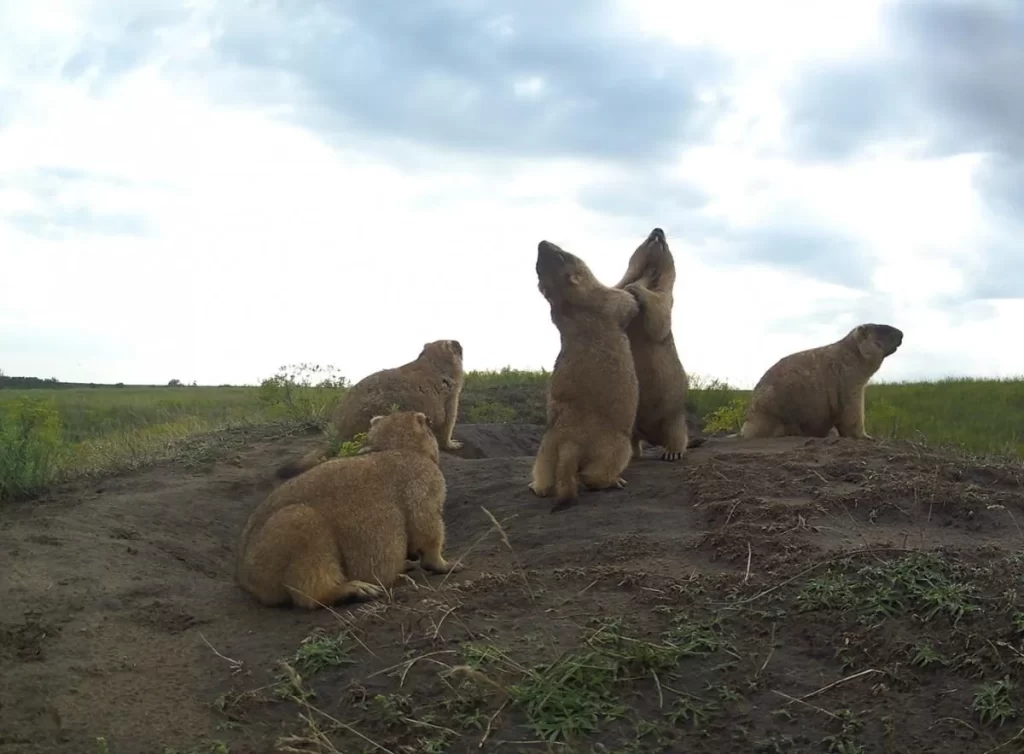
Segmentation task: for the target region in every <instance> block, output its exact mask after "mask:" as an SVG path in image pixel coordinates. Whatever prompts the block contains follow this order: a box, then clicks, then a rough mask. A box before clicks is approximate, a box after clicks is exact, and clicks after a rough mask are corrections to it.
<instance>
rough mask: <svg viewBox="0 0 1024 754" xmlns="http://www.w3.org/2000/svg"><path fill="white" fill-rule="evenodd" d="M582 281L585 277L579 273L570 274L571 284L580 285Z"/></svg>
mask: <svg viewBox="0 0 1024 754" xmlns="http://www.w3.org/2000/svg"><path fill="white" fill-rule="evenodd" d="M582 282H583V278H582V277H581V276H580V275H577V274H575V273H574V274H572V275H570V276H569V284H570V285H579V284H580V283H582Z"/></svg>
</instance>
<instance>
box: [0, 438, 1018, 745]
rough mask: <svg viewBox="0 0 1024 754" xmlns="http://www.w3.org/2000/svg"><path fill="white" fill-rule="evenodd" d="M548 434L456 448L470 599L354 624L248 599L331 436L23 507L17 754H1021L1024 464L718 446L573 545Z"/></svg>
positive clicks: (6, 638)
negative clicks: (272, 518) (559, 506)
mask: <svg viewBox="0 0 1024 754" xmlns="http://www.w3.org/2000/svg"><path fill="white" fill-rule="evenodd" d="M541 432H542V428H541V427H539V426H535V425H461V426H459V427H458V428H457V430H456V437H457V438H459V439H461V440H463V442H464V443H465V447H464V448H463V450H462V451H461V452H460V453H459V455H458V456H455V455H445V456H444V459H443V468H444V472H445V475H446V478H447V480H448V485H449V497H448V503H447V509H446V521H447V526H448V537H449V545H448V553H449V557H455V558H459V557H461V558H463V559H464V563H465V565H466V568H465V570H464V571H462V572H460V573H457V574H453V575H451V576H449V577H447V578H443V577H439V576H425V575H424V574H422V573H421V572H419V571H418V570H416V571H413V572H411V573H410V574H409V576H410V578H409V579H408V580H407V581H403V582H401V583H399V584H398V585H397V586H396V587H395V589H394V590H393V594H392V595H391V597H390V599H385V600H381V601H378V602H370V603H364V604H356V605H345V606H339V607H337V608H336V609H335V610H334V611H333V612H332V611H326V610H323V611H317V612H306V611H301V610H297V609H268V608H263V607H261V606H259V605H258V604H256V603H255V602H254V601H253V600H252V599H251V598H250V597H249V596H248V595H246V594H245V593H243V592H242V591H241V590H239V589H238V588H237V587H236V586H235V584H234V583H233V581H232V568H233V564H234V550H235V545H236V539H237V536H238V533H239V531H240V529H241V526H242V524H243V522H244V520H245V518H246V516H247V514H248V512H249V511H250V510H251V509H252V508H253V506H255V505H256V504H257V503H258V502H259V501H260V500H261V499H262V498H263V497H264V496H265V495H266V494H267V493H268V492H269V491H270V490H271V489H272V488H273V487H274V486H275V484H276V480H275V479H274V469H275V468H276V467H277V466H278V465H279V464H280V463H281V462H282V461H283V460H284V459H286V458H289V457H291V456H292V455H295V454H299V453H302V452H304V451H305V450H307V449H308V448H311V447H312V446H313V444H315V443H316V442H317V440H318V438H317V436H316V435H313V434H297V435H281V434H280V433H278V434H277V435H275V434H273V433H272V432H270V431H267V432H263V433H255V434H254V433H252V432H251V431H250V432H249V433H247V434H245V435H244V436H242V435H238V434H235V435H231V436H224V437H222V438H221V439H220V440H218V441H217V442H211V441H207V442H206V444H205V445H204V446H203V451H202V453H200V454H198V455H194V456H184V457H183V458H182V459H181V460H179V461H175V462H172V463H167V464H164V465H160V466H156V467H152V468H149V469H145V470H142V471H139V472H136V473H132V474H130V475H125V476H120V477H115V478H108V479H104V480H101V481H92V482H82V483H76V484H72V485H68V486H65V487H63V488H60V489H55V490H53V491H52V492H51V493H50V494H48V495H47V496H45V497H44V498H43V499H40V500H35V501H31V502H27V503H22V504H17V505H6V506H4V507H3V508H2V509H0V587H2V592H0V594H2V597H3V599H2V601H0V752H2V753H3V754H14V753H15V752H17V753H18V754H33V753H36V752H38V753H42V752H46V753H47V754H62V753H64V752H75V754H80V753H83V752H85V753H86V754H91V753H92V752H111V753H112V754H126V753H132V754H134V753H136V752H155V753H158V754H159V753H163V752H181V753H185V752H188V753H190V754H192V753H195V754H198V753H199V752H221V754H223V752H232V754H244V753H252V754H255V753H256V752H260V753H262V752H276V751H308V752H333V751H339V752H362V751H366V752H370V751H376V752H395V753H397V752H442V751H451V752H463V751H466V752H468V751H477V752H479V751H501V752H517V751H565V752H569V751H587V752H590V751H604V752H613V751H614V752H641V751H652V752H654V751H657V752H670V751H681V752H682V751H686V752H726V751H729V752H732V751H736V752H741V751H742V752H747V751H751V752H840V753H841V754H853V753H854V752H901V753H902V754H907V753H912V752H929V753H930V754H941V753H943V752H949V753H950V754H952V753H954V752H955V753H956V754H968V753H971V752H977V753H978V754H981V753H982V752H985V753H993V752H1016V751H1022V750H1024V717H1022V716H1021V715H1020V712H1021V710H1022V708H1024V690H1022V689H1021V686H1020V684H1021V682H1022V680H1024V678H1022V675H1024V644H1022V637H1024V600H1022V596H1021V589H1020V587H1021V584H1022V577H1024V557H1022V556H1021V554H1020V551H1021V546H1022V542H1024V534H1022V530H1021V522H1022V521H1024V510H1022V508H1024V488H1022V479H1024V468H1022V465H1021V464H1020V463H1019V462H1018V463H1009V462H998V461H983V460H979V459H971V458H966V457H962V456H959V455H956V454H951V453H945V452H939V451H936V450H930V449H926V448H922V447H920V446H916V445H911V444H907V443H887V442H856V441H847V440H839V439H832V438H829V439H825V440H805V439H783V440H774V441H742V440H737V439H721V438H711V439H708V440H707V442H706V443H705V444H704V445H703V446H702V447H699V448H696V449H694V450H691V451H690V452H689V453H688V454H687V455H686V456H685V457H684V460H683V461H681V462H679V463H676V464H673V463H666V462H662V461H660V460H656V459H655V458H653V457H652V458H649V459H644V460H642V461H638V462H635V463H633V464H632V465H631V466H630V468H629V469H628V470H627V473H626V475H625V476H626V478H627V480H628V482H629V484H628V487H627V488H626V489H624V490H621V491H605V492H589V493H584V495H583V497H582V498H581V502H580V503H579V504H578V505H577V506H575V507H572V508H569V509H568V510H565V511H563V512H559V513H555V514H552V513H551V512H549V511H550V503H549V502H548V501H543V500H539V499H537V498H535V497H533V496H532V495H531V494H530V493H529V491H528V490H527V488H526V485H527V483H528V481H529V475H530V466H531V463H532V454H533V452H534V451H535V449H536V446H537V443H538V442H539V440H540V434H541ZM211 448H220V450H219V451H211ZM650 452H651V455H652V456H654V455H655V452H654V451H650ZM282 661H285V662H287V664H286V665H282V664H281V663H282Z"/></svg>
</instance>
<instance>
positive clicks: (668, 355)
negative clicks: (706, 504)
mask: <svg viewBox="0 0 1024 754" xmlns="http://www.w3.org/2000/svg"><path fill="white" fill-rule="evenodd" d="M675 282H676V265H675V260H674V259H673V258H672V252H671V251H670V250H669V248H668V241H667V240H666V239H665V231H663V230H662V229H661V228H655V229H654V230H652V231H651V232H650V234H649V235H648V236H647V239H646V240H645V241H644V242H643V243H642V244H640V245H639V246H638V247H637V249H636V251H634V252H633V256H632V257H630V259H629V266H628V267H627V268H626V274H625V275H623V276H622V280H620V281H619V282H618V283H616V284H615V287H616V288H623V289H625V290H627V291H629V292H630V293H632V294H633V295H634V296H635V297H636V300H637V301H638V302H639V303H640V315H639V316H638V317H637V318H636V319H634V320H633V321H632V322H630V323H629V326H628V327H627V328H626V335H627V336H628V337H629V345H630V348H631V349H632V352H633V364H634V366H635V367H636V376H637V380H638V381H639V384H640V403H639V407H638V408H637V415H636V426H635V428H634V430H633V457H634V458H641V457H642V456H643V447H642V445H641V440H643V441H645V442H647V443H650V444H651V445H660V446H661V447H662V454H661V458H662V460H665V461H676V460H678V459H680V458H681V457H682V455H683V453H685V452H686V448H687V443H688V441H689V433H688V431H687V427H686V393H687V389H688V387H689V380H688V378H687V376H686V371H685V370H684V369H683V364H682V362H681V361H680V360H679V353H678V352H677V351H676V343H675V339H674V338H673V336H672V304H673V297H672V289H673V287H674V286H675ZM695 444H697V445H699V444H700V443H699V442H698V443H695Z"/></svg>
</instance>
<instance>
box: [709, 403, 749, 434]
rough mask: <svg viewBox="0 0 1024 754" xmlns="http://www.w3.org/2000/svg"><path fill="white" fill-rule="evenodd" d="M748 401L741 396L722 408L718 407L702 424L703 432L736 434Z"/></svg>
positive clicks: (741, 424)
mask: <svg viewBox="0 0 1024 754" xmlns="http://www.w3.org/2000/svg"><path fill="white" fill-rule="evenodd" d="M749 402H750V399H749V398H747V397H745V396H743V397H739V398H733V399H732V400H730V401H729V402H728V403H726V404H725V405H724V406H720V407H718V408H717V409H715V410H714V411H712V412H711V413H709V414H708V415H707V419H706V420H705V422H704V431H705V432H708V433H711V432H738V431H739V429H740V427H741V426H743V420H744V419H745V418H746V414H747V404H748V403H749Z"/></svg>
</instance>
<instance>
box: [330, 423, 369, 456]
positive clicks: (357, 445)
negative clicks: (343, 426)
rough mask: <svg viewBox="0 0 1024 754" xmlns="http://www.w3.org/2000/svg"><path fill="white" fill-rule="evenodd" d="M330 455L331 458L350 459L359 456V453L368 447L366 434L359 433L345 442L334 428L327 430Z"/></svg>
mask: <svg viewBox="0 0 1024 754" xmlns="http://www.w3.org/2000/svg"><path fill="white" fill-rule="evenodd" d="M326 434H327V446H328V451H327V453H328V455H329V456H330V457H331V458H336V457H339V456H340V457H341V458H350V457H352V456H355V455H359V451H361V450H362V449H363V447H364V446H365V445H366V432H357V433H356V434H355V435H353V436H352V437H351V438H350V439H348V440H343V439H342V438H341V437H340V436H339V435H338V434H337V432H335V431H334V428H333V427H329V428H328V429H327V433H326Z"/></svg>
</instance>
